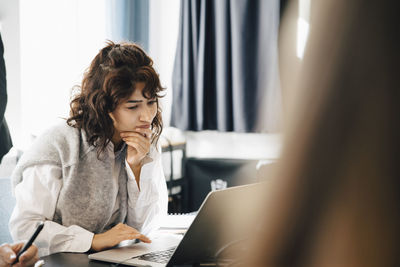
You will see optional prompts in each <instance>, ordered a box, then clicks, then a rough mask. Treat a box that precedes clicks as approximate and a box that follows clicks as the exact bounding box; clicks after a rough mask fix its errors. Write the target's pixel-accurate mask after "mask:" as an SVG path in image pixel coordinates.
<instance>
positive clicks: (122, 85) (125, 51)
mask: <svg viewBox="0 0 400 267" xmlns="http://www.w3.org/2000/svg"><path fill="white" fill-rule="evenodd" d="M137 82H144V83H145V87H144V89H143V96H144V97H145V98H147V99H153V98H156V99H157V113H156V116H155V118H154V119H153V122H152V123H151V126H152V130H153V136H152V140H151V142H152V143H157V141H158V139H159V137H160V134H161V132H162V127H163V124H162V118H161V109H160V106H159V103H158V98H159V97H161V95H160V92H161V91H162V90H164V88H162V87H161V84H160V80H159V76H158V74H157V73H156V71H155V70H154V68H153V61H152V60H151V58H150V57H149V56H148V55H147V54H146V53H145V52H144V51H143V49H142V48H140V47H139V46H138V45H136V44H134V43H121V44H115V43H113V42H112V41H108V42H107V45H106V46H105V47H104V48H103V49H101V50H100V52H99V53H98V54H97V55H96V57H95V58H94V59H93V61H92V63H91V65H90V67H89V69H88V70H87V71H86V72H85V74H84V77H83V80H82V85H81V86H80V92H79V93H78V94H77V95H76V96H75V97H74V98H73V99H72V101H71V103H70V106H71V111H70V117H69V118H68V120H67V123H68V124H69V125H70V126H73V127H76V128H79V129H83V130H85V132H86V134H87V139H88V142H89V144H90V145H94V146H96V147H97V148H98V149H97V152H98V155H99V154H100V153H101V152H102V151H104V149H105V148H106V146H107V144H108V143H109V142H110V141H111V138H112V137H113V134H114V131H115V129H114V125H113V121H112V119H111V118H110V116H109V113H110V112H112V111H114V110H115V108H116V107H117V106H118V104H119V103H121V102H122V101H123V100H125V99H127V98H128V97H129V96H130V95H131V94H132V93H133V92H134V90H135V87H136V83H137Z"/></svg>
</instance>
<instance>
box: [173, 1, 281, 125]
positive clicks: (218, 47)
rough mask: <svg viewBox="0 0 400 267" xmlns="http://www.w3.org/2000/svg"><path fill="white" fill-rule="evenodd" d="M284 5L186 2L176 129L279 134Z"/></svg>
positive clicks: (177, 57)
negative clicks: (279, 42)
mask: <svg viewBox="0 0 400 267" xmlns="http://www.w3.org/2000/svg"><path fill="white" fill-rule="evenodd" d="M279 12H280V10H279V1H278V0H268V1H265V0H232V1H230V0H218V1H213V0H183V1H181V10H180V13H181V14H180V15H181V17H180V29H179V37H178V44H177V50H176V55H175V62H174V70H173V79H172V87H173V103H172V113H171V125H172V126H175V127H177V128H179V129H181V130H191V131H201V130H219V131H235V132H275V131H278V130H279V124H280V123H279V120H280V113H281V90H280V85H279V73H278V52H277V39H278V28H279V17H280V15H279Z"/></svg>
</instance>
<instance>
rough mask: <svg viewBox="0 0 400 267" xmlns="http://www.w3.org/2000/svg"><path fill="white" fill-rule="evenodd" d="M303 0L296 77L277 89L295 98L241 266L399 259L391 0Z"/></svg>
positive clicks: (395, 37)
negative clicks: (305, 20) (254, 236)
mask: <svg viewBox="0 0 400 267" xmlns="http://www.w3.org/2000/svg"><path fill="white" fill-rule="evenodd" d="M311 5H312V9H311V10H312V13H311V14H312V16H311V18H312V20H311V26H310V36H309V40H308V44H307V48H306V53H305V56H304V61H303V63H302V64H303V65H302V67H301V70H300V75H299V77H300V78H299V81H298V82H293V83H292V85H294V86H291V88H287V90H289V91H288V92H287V93H294V94H295V97H293V96H291V98H292V97H293V99H296V100H295V101H296V103H295V104H294V103H290V105H289V109H288V112H287V113H286V114H287V116H288V117H287V118H286V128H285V143H284V149H283V153H282V157H281V160H280V163H279V167H278V170H277V174H276V176H275V180H274V182H273V183H274V186H273V188H274V190H273V192H272V193H271V194H270V195H269V196H268V198H269V199H268V200H267V202H265V203H267V205H265V207H264V210H265V215H266V216H265V221H264V223H263V227H262V233H259V234H258V237H259V238H258V240H257V242H256V245H255V248H254V249H251V250H250V251H251V252H252V253H251V257H250V258H246V259H245V260H244V262H245V263H246V264H245V266H309V267H312V266H318V267H320V266H341V267H346V266H349V267H350V266H352V267H357V266H360V267H368V266H385V267H388V266H400V261H399V257H400V253H399V252H398V242H399V241H398V238H399V225H400V216H399V207H400V201H399V198H400V179H399V176H400V164H399V163H398V158H399V157H398V156H397V155H398V154H399V152H400V125H399V123H400V90H399V74H398V72H399V68H398V65H399V62H400V58H399V50H400V31H399V29H400V26H399V22H398V14H399V11H400V10H399V6H400V4H399V3H398V2H390V4H389V2H386V1H361V0H353V1H344V0H326V1H312V2H311ZM284 34H285V33H284ZM285 67H287V66H286V65H285V66H284V68H285ZM288 84H289V83H288ZM270 186H271V185H270Z"/></svg>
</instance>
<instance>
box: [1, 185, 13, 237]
mask: <svg viewBox="0 0 400 267" xmlns="http://www.w3.org/2000/svg"><path fill="white" fill-rule="evenodd" d="M14 206H15V198H14V197H13V195H12V193H11V181H10V179H9V178H0V244H2V243H6V242H7V243H12V242H13V240H12V238H11V235H10V232H9V230H8V221H9V219H10V215H11V212H12V210H13V209H14Z"/></svg>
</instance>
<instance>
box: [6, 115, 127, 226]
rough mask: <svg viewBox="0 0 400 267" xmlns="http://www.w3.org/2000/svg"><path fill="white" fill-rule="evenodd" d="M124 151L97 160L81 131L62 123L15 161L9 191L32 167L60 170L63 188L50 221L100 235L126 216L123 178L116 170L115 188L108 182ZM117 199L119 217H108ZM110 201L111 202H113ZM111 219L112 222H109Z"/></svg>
mask: <svg viewBox="0 0 400 267" xmlns="http://www.w3.org/2000/svg"><path fill="white" fill-rule="evenodd" d="M125 155H126V149H123V150H122V151H121V152H120V153H119V154H117V155H116V159H118V157H121V158H120V160H119V161H117V160H115V159H114V158H110V157H109V155H108V153H102V154H101V156H100V159H98V157H97V151H96V148H95V147H94V146H90V145H89V144H88V142H87V139H86V134H85V132H84V131H83V130H79V129H77V128H74V127H71V126H69V125H67V123H66V122H63V123H61V124H57V125H56V126H54V127H52V128H50V129H49V130H47V131H46V132H45V133H44V134H42V135H41V136H40V137H38V138H37V139H36V140H35V142H34V144H33V145H32V146H31V147H30V149H29V150H28V151H26V152H25V153H24V154H23V155H22V157H21V159H20V160H19V162H18V164H17V166H16V168H15V169H14V172H13V174H12V182H13V189H15V187H16V186H17V184H18V183H20V182H21V181H22V173H23V171H24V170H25V169H26V168H28V167H30V166H34V165H39V164H53V165H57V166H59V167H61V170H62V177H61V179H62V180H63V186H62V188H61V190H60V193H59V196H58V201H57V204H56V209H55V213H54V217H53V221H55V222H57V223H59V224H61V225H64V226H67V227H68V226H70V225H78V226H81V227H83V228H84V229H86V230H88V231H90V232H93V233H101V232H104V231H106V230H108V229H109V228H111V227H112V226H114V225H115V224H117V223H119V222H124V221H125V218H126V214H127V189H126V186H127V174H126V171H125V168H124V166H123V165H122V166H121V168H120V173H119V177H118V188H117V186H115V184H114V183H113V182H112V179H113V177H112V170H113V168H112V164H114V160H115V162H119V163H120V164H124V162H125V160H124V159H125ZM116 194H118V195H117V197H118V198H119V214H118V216H112V215H113V214H112V213H113V208H114V206H113V205H114V201H115V195H116ZM113 198H114V199H113ZM112 217H113V220H114V221H113V222H111V221H110V219H111V218H112Z"/></svg>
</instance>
